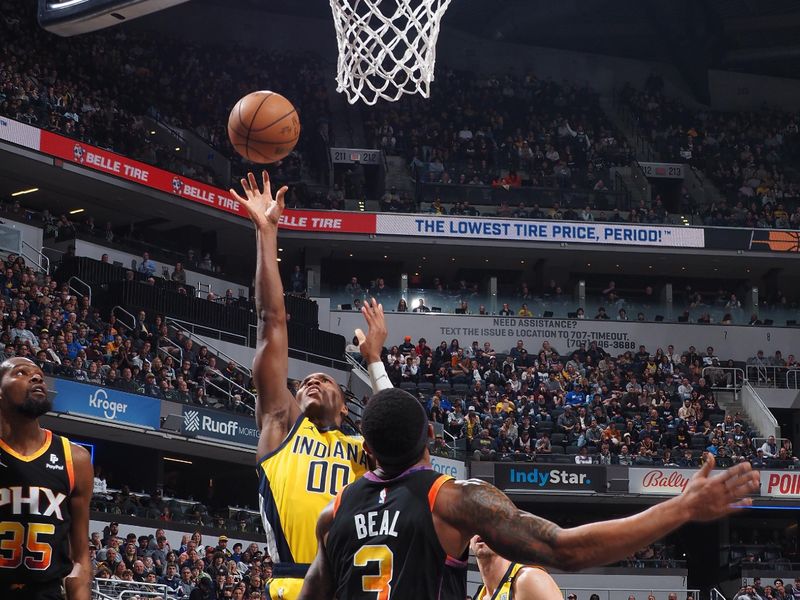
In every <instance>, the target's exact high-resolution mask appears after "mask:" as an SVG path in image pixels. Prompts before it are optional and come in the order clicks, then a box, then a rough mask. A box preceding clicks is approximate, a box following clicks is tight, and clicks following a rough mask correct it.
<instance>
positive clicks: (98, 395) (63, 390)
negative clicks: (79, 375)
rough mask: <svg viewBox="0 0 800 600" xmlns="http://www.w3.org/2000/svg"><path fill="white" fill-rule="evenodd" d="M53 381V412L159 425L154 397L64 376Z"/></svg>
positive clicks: (143, 425) (158, 408)
mask: <svg viewBox="0 0 800 600" xmlns="http://www.w3.org/2000/svg"><path fill="white" fill-rule="evenodd" d="M52 381H53V389H54V390H55V392H56V397H55V399H54V400H53V410H54V411H55V412H62V413H68V414H71V415H74V414H77V415H85V416H87V417H92V418H94V419H98V420H100V421H114V422H116V423H128V424H130V425H138V426H140V427H150V428H152V429H158V428H159V427H160V426H161V421H160V419H161V402H160V401H159V400H156V399H155V398H149V397H147V396H140V395H138V394H129V393H127V392H121V391H119V390H114V389H111V388H104V387H98V386H95V385H86V384H85V383H78V382H76V381H68V380H65V379H53V380H52Z"/></svg>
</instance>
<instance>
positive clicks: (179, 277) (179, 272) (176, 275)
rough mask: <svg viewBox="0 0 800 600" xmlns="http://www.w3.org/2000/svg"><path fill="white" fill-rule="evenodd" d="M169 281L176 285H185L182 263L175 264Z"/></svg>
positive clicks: (184, 272)
mask: <svg viewBox="0 0 800 600" xmlns="http://www.w3.org/2000/svg"><path fill="white" fill-rule="evenodd" d="M171 279H172V281H174V282H176V283H181V284H184V285H185V284H186V271H185V270H184V269H183V263H181V262H177V263H175V269H174V270H173V271H172V275H171Z"/></svg>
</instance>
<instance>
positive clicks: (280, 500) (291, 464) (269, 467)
mask: <svg viewBox="0 0 800 600" xmlns="http://www.w3.org/2000/svg"><path fill="white" fill-rule="evenodd" d="M258 465H259V466H258V472H259V477H260V483H259V504H260V507H261V519H262V521H263V522H264V531H265V532H266V535H267V548H268V550H269V554H270V556H271V557H272V560H273V561H275V562H276V563H295V564H298V566H300V565H302V567H300V568H299V569H296V570H288V571H287V570H284V569H280V568H276V570H275V576H276V577H277V576H278V574H279V573H286V574H293V575H299V576H300V577H302V576H304V574H305V570H306V568H307V566H308V564H310V563H311V562H312V561H313V560H314V557H315V556H316V554H317V537H316V527H317V518H318V517H319V515H320V513H321V512H322V509H324V508H325V507H326V506H327V505H328V503H329V502H330V501H331V499H332V498H333V497H334V496H336V494H337V493H338V492H339V490H341V489H342V488H343V487H344V486H345V485H347V484H348V483H350V482H351V481H354V480H355V479H357V478H358V477H361V475H363V474H364V473H365V472H366V470H367V458H366V454H365V453H364V449H363V446H362V438H361V436H351V435H347V434H345V433H343V432H342V431H340V430H338V429H333V430H329V431H320V430H319V429H318V428H317V426H316V425H314V424H313V423H312V422H311V421H309V420H308V419H307V418H305V417H303V416H301V417H299V418H298V419H297V422H296V423H295V425H294V427H292V430H291V431H290V432H289V434H288V435H287V436H286V439H285V440H284V441H283V442H282V443H281V445H280V446H278V447H277V448H276V449H275V450H274V451H273V452H271V453H269V454H267V455H266V456H264V457H263V458H261V459H260V460H259V463H258ZM278 566H279V565H276V567H278Z"/></svg>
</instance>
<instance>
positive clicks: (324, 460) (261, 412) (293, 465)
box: [231, 171, 391, 600]
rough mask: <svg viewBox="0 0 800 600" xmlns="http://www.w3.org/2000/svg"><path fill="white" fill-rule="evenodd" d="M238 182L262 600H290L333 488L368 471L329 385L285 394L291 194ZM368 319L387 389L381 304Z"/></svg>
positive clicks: (366, 349)
mask: <svg viewBox="0 0 800 600" xmlns="http://www.w3.org/2000/svg"><path fill="white" fill-rule="evenodd" d="M241 183H242V188H243V189H244V197H242V196H240V195H239V194H237V193H236V191H234V190H231V194H232V195H233V197H234V198H236V199H237V200H238V201H239V202H241V203H242V204H243V205H244V206H245V207H246V208H247V211H248V214H249V216H250V219H251V220H252V221H253V223H254V224H255V227H256V244H257V264H256V280H255V292H256V294H255V295H256V311H257V313H258V344H257V347H256V355H255V358H254V360H253V379H254V383H255V386H256V391H257V392H258V402H257V404H256V423H257V425H258V427H259V428H260V430H261V436H260V438H259V441H258V450H257V461H258V467H257V470H258V474H259V502H260V507H261V518H262V521H263V523H264V529H265V532H266V536H267V548H268V551H269V554H270V557H271V558H272V560H273V561H274V562H275V566H274V569H273V579H272V580H271V581H270V582H269V591H268V597H271V598H276V599H277V598H281V599H282V600H291V599H292V598H295V597H296V596H297V594H298V593H299V591H300V588H301V587H302V583H303V581H302V577H304V575H305V572H306V570H307V568H308V565H309V563H311V561H312V560H313V559H314V556H315V555H316V553H317V540H316V536H315V529H316V523H317V518H318V517H319V514H320V513H321V512H322V509H323V508H325V506H326V505H327V504H328V502H329V501H330V500H331V499H332V498H333V497H334V496H336V494H337V493H338V492H339V490H341V489H342V488H343V487H344V486H345V485H347V484H348V483H350V482H352V481H354V480H355V479H356V478H358V477H360V476H361V475H363V474H364V472H366V470H367V457H366V455H365V453H364V450H363V447H362V438H361V436H355V435H348V434H345V433H344V432H343V431H341V429H340V428H341V425H342V421H343V419H344V418H345V417H346V415H347V406H346V403H345V396H344V393H343V392H342V390H341V388H340V387H339V385H338V384H337V383H336V381H335V380H334V379H333V377H331V376H330V375H327V374H325V373H312V374H311V375H309V376H308V377H306V378H305V379H304V380H303V381H302V383H301V384H300V389H299V390H298V391H297V393H296V396H292V394H291V393H290V392H289V389H288V388H287V386H286V380H287V377H288V373H289V356H288V352H289V344H288V332H287V327H286V323H287V317H286V309H285V306H284V298H283V285H282V283H281V278H280V272H279V270H278V242H277V239H278V223H279V221H280V217H281V214H282V213H283V209H284V206H285V204H284V196H285V194H286V191H287V188H286V187H282V188H281V189H280V190H278V193H277V194H276V196H275V198H274V199H273V197H272V192H271V189H270V182H269V175H268V174H267V172H266V171H264V173H263V191H262V190H260V189H259V187H258V183H257V182H256V178H255V176H254V175H253V174H252V173H249V174H248V177H247V179H242V181H241ZM364 314H365V317H367V323H368V324H369V330H368V333H367V335H366V336H365V335H364V334H363V333H362V332H361V331H358V332H357V333H358V335H359V337H360V340H361V342H362V343H361V351H362V354H363V355H364V356H365V357H366V358H367V359H368V362H370V363H371V364H370V366H369V369H370V375H371V378H372V381H373V388H374V389H375V390H376V391H377V390H378V389H381V388H382V387H390V386H391V384H390V383H389V381H388V377H386V376H385V370H382V369H381V365H382V363H380V350H381V348H382V347H383V343H384V341H385V340H386V326H385V322H384V319H383V309H382V307H381V306H380V305H379V304H378V303H377V302H374V301H373V302H372V303H367V306H365V308H364ZM376 357H377V358H376ZM376 361H377V362H376ZM376 369H377V370H376ZM381 371H382V372H381Z"/></svg>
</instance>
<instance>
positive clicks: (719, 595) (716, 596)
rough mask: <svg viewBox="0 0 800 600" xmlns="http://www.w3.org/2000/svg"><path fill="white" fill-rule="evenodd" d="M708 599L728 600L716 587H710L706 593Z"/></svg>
mask: <svg viewBox="0 0 800 600" xmlns="http://www.w3.org/2000/svg"><path fill="white" fill-rule="evenodd" d="M708 596H709V600H728V599H727V598H726V597H725V595H724V594H723V593H722V592H720V591H719V589H718V588H715V587H714V588H711V591H710V592H709V593H708Z"/></svg>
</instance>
